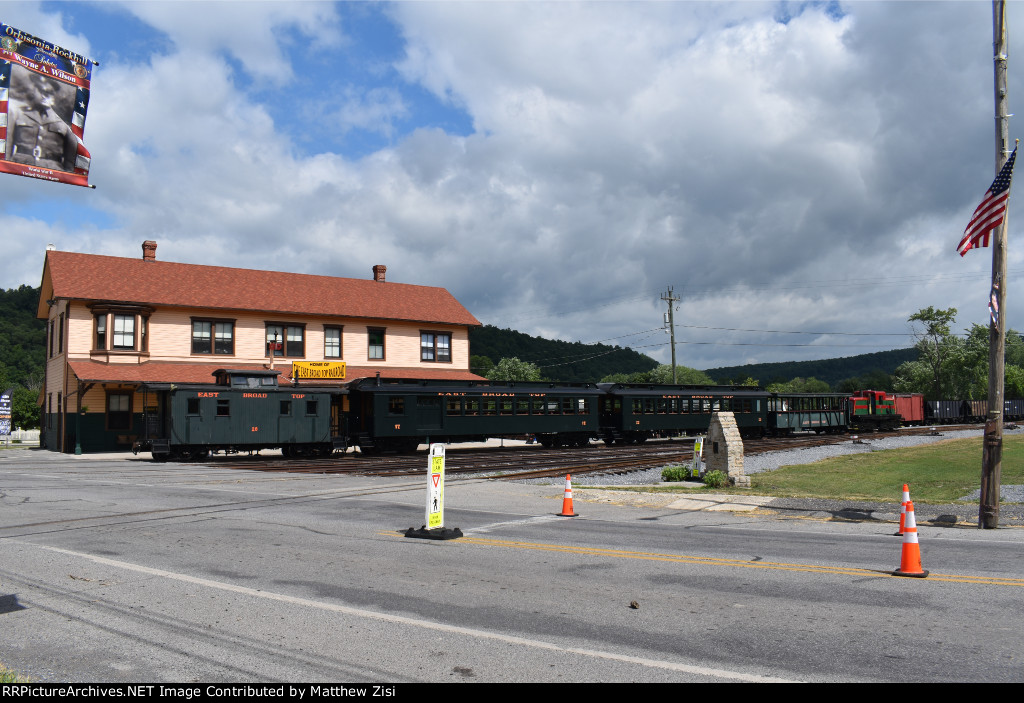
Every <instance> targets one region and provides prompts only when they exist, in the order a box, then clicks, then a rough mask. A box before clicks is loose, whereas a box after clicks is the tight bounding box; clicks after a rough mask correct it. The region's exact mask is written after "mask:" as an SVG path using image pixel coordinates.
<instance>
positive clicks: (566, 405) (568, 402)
mask: <svg viewBox="0 0 1024 703" xmlns="http://www.w3.org/2000/svg"><path fill="white" fill-rule="evenodd" d="M573 405H574V403H573V398H562V414H563V415H574V414H576V408H574V407H573Z"/></svg>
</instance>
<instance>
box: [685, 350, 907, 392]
mask: <svg viewBox="0 0 1024 703" xmlns="http://www.w3.org/2000/svg"><path fill="white" fill-rule="evenodd" d="M916 360H917V349H894V350H892V351H884V352H875V353H873V354H859V355H857V356H846V357H842V358H840V359H820V360H817V361H782V362H777V363H772V364H747V365H745V366H724V367H722V368H717V369H707V370H706V371H705V372H704V373H706V374H707V375H708V376H711V378H713V379H715V381H717V382H718V383H726V382H728V381H735V380H738V379H745V378H748V377H749V378H756V379H757V380H758V382H760V384H761V385H762V386H766V385H768V384H769V383H775V382H786V381H789V380H792V379H794V378H798V377H799V378H812V377H813V378H816V379H818V380H819V381H824V382H825V383H827V384H829V385H830V386H831V387H832V388H835V387H836V385H837V384H838V383H839V382H840V381H843V380H845V379H848V378H853V377H856V376H866V375H868V374H870V373H874V372H877V371H882V372H884V373H886V374H891V373H892V372H893V371H895V370H896V367H897V366H899V365H900V364H902V363H903V362H904V361H916Z"/></svg>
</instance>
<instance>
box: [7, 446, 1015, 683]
mask: <svg viewBox="0 0 1024 703" xmlns="http://www.w3.org/2000/svg"><path fill="white" fill-rule="evenodd" d="M424 468H426V459H424ZM446 496H447V505H446V516H447V519H446V524H447V525H448V526H450V527H455V526H458V527H461V529H462V530H463V531H464V532H465V537H463V538H461V539H457V540H451V541H432V540H420V539H409V538H406V537H404V536H402V534H401V533H402V531H403V530H405V529H406V528H408V527H419V526H420V525H421V524H422V523H423V522H424V504H425V501H426V476H424V478H423V479H422V480H419V479H409V478H401V479H384V478H352V477H344V476H320V475H309V476H297V475H280V474H270V473H263V472H255V471H240V470H232V469H226V468H211V467H206V466H193V465H172V464H154V463H151V462H148V461H140V460H133V459H129V458H116V459H95V458H75V457H69V456H61V455H55V454H52V453H48V452H41V451H29V450H9V451H3V452H0V662H3V663H4V664H6V665H7V666H8V667H11V668H13V669H15V670H18V671H20V672H22V673H26V674H28V675H29V676H31V677H32V678H33V679H34V680H36V681H43V682H51V681H52V682H58V681H59V682H178V683H189V682H271V683H273V682H335V683H338V682H378V683H380V682H384V683H392V682H394V683H401V682H413V681H429V682H456V681H458V682H475V681H487V682H491V681H510V682H527V681H557V682H592V681H645V682H667V681H695V682H697V681H700V682H707V681H854V682H857V681H886V682H889V681H893V682H917V681H1021V680H1024V662H1022V652H1024V647H1022V645H1024V627H1022V625H1024V612H1022V609H1021V608H1020V607H1019V604H1020V600H1021V595H1022V590H1021V589H1022V587H1024V549H1022V547H1024V530H1022V529H1020V528H1013V527H1008V528H1001V529H999V530H985V531H983V530H978V529H976V528H973V527H968V526H964V525H957V526H940V525H941V524H942V523H935V524H924V525H922V526H921V532H920V543H921V553H922V561H923V565H924V568H925V569H928V570H929V571H930V574H929V576H928V577H927V578H925V579H910V578H899V577H894V576H892V575H891V572H892V571H893V570H894V569H896V568H897V567H898V566H899V565H900V556H901V552H902V541H901V539H900V538H898V537H894V536H893V534H892V533H893V531H894V528H895V525H893V524H892V523H890V522H887V521H886V520H884V519H879V518H878V516H877V515H876V516H873V517H872V518H871V519H864V520H857V519H850V517H849V516H847V515H844V516H840V518H839V519H835V518H834V517H833V516H832V515H830V514H829V513H828V512H823V513H819V512H816V511H805V512H803V513H801V512H799V511H774V510H772V509H771V508H770V507H769V508H760V509H758V510H755V511H752V512H728V511H721V510H713V509H709V508H708V507H703V508H697V509H693V508H691V509H685V508H681V507H679V506H675V507H673V506H672V505H668V504H666V503H665V502H664V501H663V500H661V501H653V502H651V503H649V504H643V503H642V502H640V501H636V500H630V501H627V500H626V499H625V498H623V499H621V500H616V498H615V497H614V496H613V497H611V498H609V497H608V496H607V495H605V494H602V493H598V492H590V491H583V490H578V491H576V492H575V495H574V498H575V502H574V507H575V509H576V512H577V513H579V515H580V516H579V517H576V518H563V517H558V516H557V515H556V513H558V512H560V510H561V507H562V503H561V501H562V497H563V496H562V487H560V486H553V487H550V486H547V487H546V486H532V485H522V484H506V483H493V482H488V481H481V480H467V481H449V482H448V486H447V489H446ZM610 501H614V502H610ZM631 604H635V606H636V607H632V606H631Z"/></svg>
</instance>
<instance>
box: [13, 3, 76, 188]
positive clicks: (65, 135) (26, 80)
mask: <svg viewBox="0 0 1024 703" xmlns="http://www.w3.org/2000/svg"><path fill="white" fill-rule="evenodd" d="M93 65H94V62H93V61H90V60H89V59H86V58H84V57H82V56H80V55H78V54H76V53H74V52H72V51H68V50H67V49H63V48H61V47H59V46H56V45H54V44H50V43H48V42H45V41H43V40H41V39H39V38H37V37H34V36H32V35H31V34H28V33H26V32H23V31H21V30H18V29H15V28H13V27H11V26H9V25H6V24H2V23H0V172H3V173H12V174H16V175H20V176H29V177H32V178H40V179H44V180H50V181H57V182H60V183H71V184H74V185H81V186H88V185H89V167H90V165H91V157H90V154H89V151H88V149H86V148H85V143H84V136H83V135H84V131H85V115H86V111H87V109H88V105H89V91H90V80H91V76H92V67H93Z"/></svg>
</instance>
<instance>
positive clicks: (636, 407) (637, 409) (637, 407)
mask: <svg viewBox="0 0 1024 703" xmlns="http://www.w3.org/2000/svg"><path fill="white" fill-rule="evenodd" d="M643 411H644V403H643V401H642V400H640V399H639V398H633V414H634V415H639V414H640V413H642V412H643Z"/></svg>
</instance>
